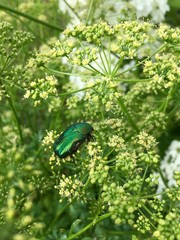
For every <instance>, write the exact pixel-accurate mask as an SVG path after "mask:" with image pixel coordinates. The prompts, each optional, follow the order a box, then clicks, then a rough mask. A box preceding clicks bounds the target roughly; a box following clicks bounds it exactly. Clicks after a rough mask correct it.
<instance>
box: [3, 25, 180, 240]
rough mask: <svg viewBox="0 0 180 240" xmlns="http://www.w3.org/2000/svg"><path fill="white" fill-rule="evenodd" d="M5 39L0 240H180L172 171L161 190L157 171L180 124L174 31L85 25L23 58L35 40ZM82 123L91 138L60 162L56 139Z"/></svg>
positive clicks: (178, 35)
mask: <svg viewBox="0 0 180 240" xmlns="http://www.w3.org/2000/svg"><path fill="white" fill-rule="evenodd" d="M0 31H1V37H0V44H1V50H0V54H1V55H0V57H1V61H0V66H1V75H0V80H1V89H0V101H1V105H0V108H1V110H2V111H1V121H0V131H1V135H0V139H1V142H2V144H1V146H0V165H1V169H0V186H1V192H0V194H1V198H0V202H1V212H0V218H1V225H0V230H1V232H2V237H3V238H4V239H6V238H7V239H14V240H18V239H28V240H29V239H30V240H34V239H49V240H51V239H67V240H70V239H95V238H97V239H110V240H111V239H119V236H120V237H121V239H149V240H150V239H153V240H156V239H172V240H173V239H174V240H176V239H179V236H180V231H179V229H180V228H179V221H178V220H179V219H178V218H179V182H180V181H179V179H180V178H179V173H178V171H177V172H175V173H174V179H175V180H176V185H173V186H168V184H167V179H166V176H164V174H163V172H162V171H161V169H160V167H159V166H160V162H161V159H162V155H161V151H162V149H161V143H163V140H162V139H163V138H167V136H166V135H168V134H170V131H171V130H172V129H173V128H174V125H177V126H179V125H178V124H179V123H178V121H179V107H180V91H179V87H180V79H179V75H180V74H179V73H180V72H179V50H180V49H179V44H180V30H179V29H178V28H170V27H169V26H167V25H164V24H160V25H159V26H156V25H154V24H152V23H150V22H141V21H124V22H121V23H118V24H116V25H110V24H108V23H107V22H104V21H99V22H98V23H95V24H91V25H86V24H84V23H81V24H80V25H77V26H73V27H71V28H67V29H66V30H65V31H64V32H63V34H61V36H60V38H59V40H57V41H56V40H55V39H48V40H47V43H46V44H44V45H43V46H41V48H40V49H39V50H36V51H34V52H33V53H28V54H27V51H26V54H23V53H22V52H21V51H22V49H23V48H24V47H25V46H26V44H29V45H30V44H32V41H33V39H34V38H33V37H32V35H31V34H28V33H27V32H19V31H16V30H15V29H13V28H12V26H11V25H10V24H8V23H4V22H3V23H1V24H0ZM21 54H22V55H21ZM22 60H23V61H22ZM72 77H73V78H72ZM78 82H80V83H79V84H78ZM83 121H85V122H88V123H90V124H91V125H92V126H93V129H94V130H93V132H92V135H93V136H92V139H90V141H85V142H84V143H83V144H82V145H81V146H80V147H79V148H78V149H77V151H76V152H75V153H73V154H70V155H69V156H67V157H66V158H58V156H56V155H55V154H54V151H53V149H52V145H53V143H54V141H55V140H56V139H57V137H58V136H59V135H60V134H61V133H62V131H63V130H64V129H66V127H68V126H69V125H70V124H72V123H76V122H83ZM159 177H160V178H161V179H162V181H163V182H164V185H165V189H163V190H162V191H161V192H158V193H157V192H156V191H157V186H158V179H159ZM9 229H10V230H9Z"/></svg>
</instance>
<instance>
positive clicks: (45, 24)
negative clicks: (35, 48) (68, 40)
mask: <svg viewBox="0 0 180 240" xmlns="http://www.w3.org/2000/svg"><path fill="white" fill-rule="evenodd" d="M0 10H4V11H7V12H11V13H14V14H16V15H19V16H21V17H24V18H27V19H29V20H31V21H33V22H36V23H39V24H41V25H44V26H46V27H49V28H51V29H54V30H56V31H59V32H63V31H64V29H62V28H60V27H58V26H54V25H52V24H50V23H47V22H45V21H42V20H40V19H38V18H35V17H32V16H30V15H28V14H26V13H23V12H20V11H18V10H15V9H13V8H10V7H8V6H5V5H3V4H0Z"/></svg>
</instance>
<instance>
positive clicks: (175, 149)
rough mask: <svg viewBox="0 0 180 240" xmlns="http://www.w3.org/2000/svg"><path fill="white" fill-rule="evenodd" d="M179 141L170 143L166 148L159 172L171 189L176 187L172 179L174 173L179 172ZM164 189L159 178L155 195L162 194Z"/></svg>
mask: <svg viewBox="0 0 180 240" xmlns="http://www.w3.org/2000/svg"><path fill="white" fill-rule="evenodd" d="M179 149H180V141H176V140H174V141H172V142H171V145H170V146H169V148H168V151H167V153H166V156H165V158H164V159H163V161H162V162H161V166H160V168H161V170H162V172H163V174H164V176H165V177H166V178H167V180H168V186H169V187H171V186H173V185H176V181H175V179H174V177H173V175H174V172H175V171H179V170H180V152H179ZM164 188H165V186H164V183H163V181H162V179H161V178H159V185H158V189H157V193H160V192H162V190H163V189H164Z"/></svg>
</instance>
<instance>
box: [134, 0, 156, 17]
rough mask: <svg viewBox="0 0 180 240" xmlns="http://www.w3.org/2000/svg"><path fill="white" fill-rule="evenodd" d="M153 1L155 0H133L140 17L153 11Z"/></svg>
mask: <svg viewBox="0 0 180 240" xmlns="http://www.w3.org/2000/svg"><path fill="white" fill-rule="evenodd" d="M152 2H153V0H143V1H142V0H132V5H133V6H134V7H135V8H136V14H137V17H138V18H140V17H147V16H148V15H149V14H150V13H151V12H152Z"/></svg>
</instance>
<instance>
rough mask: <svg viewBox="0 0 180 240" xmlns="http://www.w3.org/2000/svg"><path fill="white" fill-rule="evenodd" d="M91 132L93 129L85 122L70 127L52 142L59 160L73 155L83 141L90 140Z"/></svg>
mask: <svg viewBox="0 0 180 240" xmlns="http://www.w3.org/2000/svg"><path fill="white" fill-rule="evenodd" d="M92 131H93V127H92V126H91V125H90V124H89V123H86V122H80V123H75V124H72V125H70V126H69V127H68V128H67V129H66V130H65V131H64V132H63V133H62V134H61V135H60V136H59V137H58V139H57V140H56V141H55V142H54V144H53V150H54V152H55V154H56V155H57V156H58V157H60V158H64V157H67V156H68V155H71V154H73V153H74V152H75V151H76V150H77V149H78V147H79V146H80V145H81V144H82V143H83V142H85V140H88V141H89V140H90V139H91V138H92V136H91V133H92Z"/></svg>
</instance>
